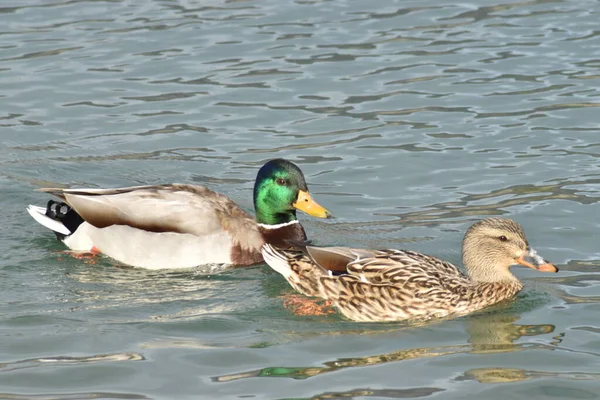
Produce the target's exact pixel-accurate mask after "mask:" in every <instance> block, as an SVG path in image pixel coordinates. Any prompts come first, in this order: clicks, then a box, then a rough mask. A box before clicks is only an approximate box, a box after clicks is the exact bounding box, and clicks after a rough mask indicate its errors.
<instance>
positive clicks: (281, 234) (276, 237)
mask: <svg viewBox="0 0 600 400" xmlns="http://www.w3.org/2000/svg"><path fill="white" fill-rule="evenodd" d="M258 229H259V231H260V233H261V234H262V236H263V239H264V241H265V242H266V243H269V244H271V245H273V246H275V247H279V248H283V249H287V248H290V247H293V246H292V245H291V244H290V242H305V241H306V232H304V228H303V227H302V225H301V224H300V221H298V220H294V221H290V222H284V223H281V224H263V223H259V224H258Z"/></svg>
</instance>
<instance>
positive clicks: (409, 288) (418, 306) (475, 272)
mask: <svg viewBox="0 0 600 400" xmlns="http://www.w3.org/2000/svg"><path fill="white" fill-rule="evenodd" d="M505 235H506V236H508V237H507V238H506V241H503V239H502V240H501V239H499V238H500V237H504V236H505ZM463 244H464V245H463V248H464V249H465V250H466V254H465V256H466V258H467V259H471V258H472V259H474V260H477V262H478V264H473V262H472V261H471V264H469V265H467V266H466V267H467V270H468V271H469V275H468V276H467V275H464V274H463V273H462V272H461V271H460V270H459V269H458V268H457V267H455V266H454V265H452V264H450V263H449V262H446V261H443V260H440V259H438V258H436V257H432V256H428V255H425V254H421V253H417V252H414V251H409V250H362V249H351V248H343V247H333V248H316V247H310V246H307V247H306V248H304V249H303V251H294V250H281V249H277V248H274V247H273V246H270V245H265V246H264V247H263V256H264V258H265V261H266V262H267V263H268V264H269V265H270V266H271V267H272V268H273V269H275V270H276V271H278V272H279V273H281V274H282V275H283V276H284V277H285V278H286V279H287V281H288V282H289V283H290V285H291V286H292V287H293V288H294V289H295V290H297V291H299V292H301V293H303V294H305V295H307V296H316V297H321V298H324V299H327V300H329V301H331V302H332V304H333V305H335V306H336V307H337V308H338V309H339V310H340V311H341V312H342V313H343V314H344V315H345V316H346V317H348V318H349V319H352V320H355V321H398V320H408V319H430V318H435V317H446V316H457V315H463V314H467V313H469V312H473V311H476V310H479V309H481V308H484V307H486V306H489V305H492V304H495V303H498V302H501V301H503V300H506V299H510V298H511V297H513V296H514V295H515V294H516V293H518V292H519V291H520V290H521V288H522V285H521V283H520V282H519V280H518V279H517V278H516V277H514V275H512V274H511V273H510V272H508V267H509V266H510V265H511V264H515V262H514V260H515V259H517V258H518V257H520V256H522V255H523V254H524V253H525V252H529V251H531V250H530V249H529V247H528V244H527V240H526V238H525V235H524V233H523V231H522V229H521V227H520V226H519V225H518V224H517V223H516V222H514V221H512V220H506V219H499V218H490V219H487V220H484V221H481V222H479V223H477V224H475V225H474V226H473V227H471V228H470V229H469V230H468V232H467V234H466V235H465V239H464V241H463ZM473 252H475V253H476V254H471V253H473ZM470 257H471V258H470ZM511 259H512V260H513V262H511V261H510V260H511ZM340 265H343V266H344V269H345V272H344V273H342V274H341V275H335V274H333V273H331V270H336V271H339V270H340V268H339V267H340ZM546 265H551V264H546ZM325 266H327V267H325ZM478 277H482V278H483V280H478V279H477V278H478Z"/></svg>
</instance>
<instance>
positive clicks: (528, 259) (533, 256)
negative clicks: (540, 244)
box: [515, 247, 558, 272]
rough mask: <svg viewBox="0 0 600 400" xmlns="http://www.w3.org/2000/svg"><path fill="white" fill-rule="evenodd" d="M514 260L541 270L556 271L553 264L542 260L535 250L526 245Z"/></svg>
mask: <svg viewBox="0 0 600 400" xmlns="http://www.w3.org/2000/svg"><path fill="white" fill-rule="evenodd" d="M515 262H517V263H518V264H521V265H524V266H526V267H529V268H533V269H535V270H538V271H542V272H558V268H556V267H555V266H554V264H552V263H550V262H548V261H546V260H544V259H543V258H542V257H540V256H539V255H538V254H537V252H536V251H535V250H533V249H532V248H530V247H528V248H527V250H525V251H524V252H523V254H521V256H520V257H518V258H517V259H516V260H515Z"/></svg>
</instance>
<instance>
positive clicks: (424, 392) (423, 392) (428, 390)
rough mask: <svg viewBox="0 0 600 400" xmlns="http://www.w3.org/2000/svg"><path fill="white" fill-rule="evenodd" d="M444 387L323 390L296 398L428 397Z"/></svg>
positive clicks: (441, 390) (315, 399)
mask: <svg viewBox="0 0 600 400" xmlns="http://www.w3.org/2000/svg"><path fill="white" fill-rule="evenodd" d="M444 390H445V389H441V388H432V387H417V388H410V389H379V390H378V389H366V388H365V389H351V390H347V391H344V392H325V393H320V394H317V395H314V396H312V397H307V398H306V399H303V398H298V400H325V399H348V398H349V399H354V398H356V397H360V398H362V397H377V398H382V399H416V398H419V397H428V396H431V395H432V394H435V393H438V392H443V391H444Z"/></svg>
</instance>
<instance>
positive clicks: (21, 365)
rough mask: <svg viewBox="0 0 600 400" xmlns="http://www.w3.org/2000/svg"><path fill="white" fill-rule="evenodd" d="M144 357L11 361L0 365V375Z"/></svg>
mask: <svg viewBox="0 0 600 400" xmlns="http://www.w3.org/2000/svg"><path fill="white" fill-rule="evenodd" d="M143 360H145V358H144V356H143V355H141V354H139V353H114V354H97V355H92V356H83V357H69V356H56V357H41V358H30V359H27V360H19V361H12V362H6V363H0V373H2V372H11V371H16V370H20V369H28V368H36V367H44V366H56V365H74V366H81V365H83V364H96V363H102V362H119V361H143Z"/></svg>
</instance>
